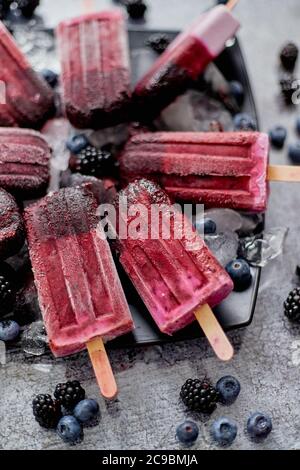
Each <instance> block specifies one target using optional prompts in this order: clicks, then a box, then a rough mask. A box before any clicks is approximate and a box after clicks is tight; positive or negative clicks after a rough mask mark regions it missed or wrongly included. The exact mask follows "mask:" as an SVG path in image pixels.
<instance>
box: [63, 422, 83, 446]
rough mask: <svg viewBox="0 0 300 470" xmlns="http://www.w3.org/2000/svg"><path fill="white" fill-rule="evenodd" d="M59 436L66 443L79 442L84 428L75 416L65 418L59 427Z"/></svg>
mask: <svg viewBox="0 0 300 470" xmlns="http://www.w3.org/2000/svg"><path fill="white" fill-rule="evenodd" d="M57 434H58V435H59V437H61V439H62V440H63V441H65V442H78V441H79V440H80V439H81V437H82V428H81V425H80V423H79V422H78V421H77V419H76V418H74V416H64V417H63V418H61V419H60V421H59V423H58V425H57Z"/></svg>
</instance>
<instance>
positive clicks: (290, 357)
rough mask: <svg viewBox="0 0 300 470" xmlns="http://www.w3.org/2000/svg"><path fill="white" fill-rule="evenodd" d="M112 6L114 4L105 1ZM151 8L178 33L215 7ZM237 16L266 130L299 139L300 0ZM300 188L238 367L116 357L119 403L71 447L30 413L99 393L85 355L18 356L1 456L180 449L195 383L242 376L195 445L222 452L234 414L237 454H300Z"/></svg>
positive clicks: (52, 8) (151, 355)
mask: <svg viewBox="0 0 300 470" xmlns="http://www.w3.org/2000/svg"><path fill="white" fill-rule="evenodd" d="M95 3H96V4H99V6H103V5H104V4H106V5H107V4H111V3H112V2H109V1H105V2H104V1H101V0H100V1H96V2H95ZM148 3H149V4H151V9H150V11H149V15H148V22H147V24H146V27H157V28H159V27H161V28H163V27H166V28H179V27H180V26H182V25H184V24H186V23H187V22H188V21H189V20H191V19H192V18H194V16H195V15H196V14H197V13H198V12H199V11H201V10H202V8H204V7H206V6H208V5H211V3H212V2H209V1H202V2H201V1H199V0H186V1H184V2H179V1H178V0H164V1H161V0H152V1H150V0H148ZM80 5H81V1H80V0H59V1H53V0H42V6H41V7H40V10H39V13H40V14H43V15H45V16H46V17H47V22H48V24H49V25H55V24H56V23H57V21H58V20H59V19H60V18H63V17H64V16H66V15H68V16H73V15H74V14H76V13H77V12H79V10H80ZM236 15H237V16H238V18H239V19H240V20H241V22H242V25H243V27H242V30H241V32H240V33H239V38H240V40H241V43H242V47H243V49H244V52H245V57H246V61H247V64H248V67H249V74H250V77H251V79H252V84H253V89H254V92H255V96H256V98H257V106H258V110H259V115H260V120H261V127H262V129H263V130H268V129H269V127H270V126H272V125H274V124H277V123H281V124H284V125H286V126H287V127H288V128H289V140H290V141H293V140H296V135H295V133H294V121H295V117H296V115H297V114H300V112H299V110H298V109H297V107H296V108H295V109H293V110H287V109H285V108H282V106H281V104H280V101H279V99H278V94H279V93H278V85H277V53H278V49H279V48H280V46H281V45H282V43H283V42H285V41H286V40H288V39H292V40H294V41H296V42H297V43H298V45H299V46H300V39H299V18H300V4H299V1H298V0H285V1H284V2H282V1H281V0H251V1H246V0H241V1H240V4H239V6H238V7H237V9H236ZM285 153H286V151H283V152H273V153H272V161H273V162H277V163H285V161H286V156H285ZM299 202H300V195H299V185H297V184H295V185H287V184H273V185H272V193H271V198H270V204H269V210H268V215H267V224H268V225H269V226H275V225H276V226H277V225H286V226H289V227H290V232H289V236H288V239H287V243H286V246H285V251H284V255H283V256H282V257H281V258H280V259H279V260H277V261H276V262H274V263H273V264H271V265H270V266H268V267H267V268H266V269H265V270H264V271H263V276H262V282H261V289H260V293H259V298H258V303H257V308H256V312H255V317H254V321H253V323H252V325H251V326H249V327H248V328H247V329H245V330H243V331H238V332H234V333H231V334H230V337H231V340H232V341H233V343H234V346H235V351H236V354H235V358H234V360H233V361H232V362H231V363H230V364H226V365H224V364H222V363H220V362H219V361H217V359H216V358H215V357H214V355H213V354H212V352H211V350H210V348H209V347H208V346H207V344H206V341H205V340H196V341H190V342H186V343H177V344H172V345H166V346H164V347H151V348H143V349H135V350H119V351H113V352H111V353H110V357H111V360H112V365H113V368H114V370H115V373H116V378H117V381H118V383H119V388H120V395H119V399H118V401H117V402H115V403H111V404H107V403H105V402H104V401H103V400H102V399H101V398H99V403H100V408H101V420H100V423H99V425H98V426H97V427H94V428H90V429H86V430H85V439H84V441H83V443H82V444H80V445H79V446H78V447H75V448H74V447H69V446H66V445H64V444H63V443H62V441H61V440H60V439H59V438H58V437H57V436H56V434H55V433H53V432H51V431H45V430H42V429H41V428H39V426H38V425H37V424H36V423H35V422H34V420H33V417H32V414H31V399H32V396H33V395H34V394H36V393H48V392H49V391H53V389H54V387H55V385H56V384H57V383H58V382H62V381H65V380H67V379H79V380H80V381H81V382H82V384H83V386H84V387H85V388H86V390H87V393H88V396H90V397H97V396H98V391H97V386H96V384H95V380H94V377H93V373H92V369H91V366H90V364H89V361H88V358H87V356H86V354H85V353H83V354H81V355H79V356H77V357H72V358H68V359H65V360H56V361H55V360H53V359H52V358H50V357H44V358H37V359H24V357H23V355H21V354H20V355H16V354H11V355H10V356H9V358H8V359H9V361H8V364H7V365H6V366H3V367H1V366H0V397H1V398H0V448H2V449H63V448H68V449H177V448H179V445H178V444H177V443H176V441H175V438H174V434H175V429H176V426H177V424H178V423H180V422H181V421H182V420H183V419H184V418H185V417H186V416H191V415H186V413H185V412H184V409H183V408H182V406H181V404H180V403H179V401H178V394H179V390H180V387H181V385H182V384H183V382H184V381H185V380H186V379H187V378H189V377H203V376H205V375H208V376H209V377H210V378H211V379H212V380H213V381H216V380H217V379H218V378H219V377H221V376H222V375H224V374H232V375H235V376H236V377H237V378H238V379H239V380H240V382H241V385H242V391H241V395H240V398H239V399H238V400H237V402H236V403H235V404H234V405H233V406H231V407H229V408H224V407H221V406H220V407H218V409H217V411H216V412H215V413H214V414H213V417H212V418H210V419H209V420H205V421H202V420H201V417H199V416H193V418H194V419H195V420H196V421H197V422H198V423H199V425H200V428H201V436H200V438H199V440H198V442H197V444H196V446H195V448H199V449H208V448H213V445H212V443H211V441H210V438H209V426H210V423H211V421H212V419H213V418H217V417H219V416H222V415H225V416H230V417H231V418H233V419H235V420H236V422H237V423H238V427H239V431H238V437H237V439H236V441H235V443H234V444H233V446H232V449H256V448H257V449H263V448H265V449H300V438H299V431H300V408H299V375H300V328H297V327H291V325H290V324H289V323H288V322H287V321H285V319H284V317H283V311H282V302H283V300H284V299H285V297H286V295H287V293H288V292H289V290H290V289H291V288H292V287H293V286H294V284H295V282H297V280H296V279H295V276H294V270H295V265H296V263H297V262H298V261H300V254H299V253H300V251H299V248H300V247H299V244H300V241H299V236H298V233H299V225H300V222H299V221H298V214H299V211H298V207H299ZM255 410H261V411H266V412H268V413H270V414H271V415H272V417H273V423H274V431H273V433H272V434H271V436H270V437H269V438H268V439H267V440H266V441H265V442H264V443H263V444H261V445H258V444H254V443H252V442H250V441H249V440H248V438H247V436H246V434H245V433H244V426H245V422H246V419H247V417H248V415H249V413H250V412H252V411H255Z"/></svg>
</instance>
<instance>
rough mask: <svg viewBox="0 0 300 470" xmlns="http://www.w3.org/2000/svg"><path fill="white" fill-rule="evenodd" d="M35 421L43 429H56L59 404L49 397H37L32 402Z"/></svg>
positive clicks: (58, 417) (59, 415) (59, 410)
mask: <svg viewBox="0 0 300 470" xmlns="http://www.w3.org/2000/svg"><path fill="white" fill-rule="evenodd" d="M32 410H33V414H34V416H35V419H36V421H37V422H38V423H39V425H40V426H42V427H44V428H56V426H57V423H58V421H59V420H60V418H61V416H62V415H61V409H60V404H59V403H58V402H57V401H55V400H53V399H52V397H51V395H37V396H36V397H34V399H33V401H32Z"/></svg>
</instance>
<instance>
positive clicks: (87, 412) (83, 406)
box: [73, 399, 99, 423]
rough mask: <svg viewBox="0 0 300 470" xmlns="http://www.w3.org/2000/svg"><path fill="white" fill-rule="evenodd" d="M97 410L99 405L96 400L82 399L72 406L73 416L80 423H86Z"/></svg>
mask: <svg viewBox="0 0 300 470" xmlns="http://www.w3.org/2000/svg"><path fill="white" fill-rule="evenodd" d="M98 411H99V405H98V403H97V402H96V400H92V399H86V400H82V401H80V402H79V403H77V405H76V406H75V408H74V411H73V413H74V416H75V418H76V419H78V421H80V422H81V423H87V422H88V421H90V420H91V419H92V418H94V417H95V416H96V415H97V413H98Z"/></svg>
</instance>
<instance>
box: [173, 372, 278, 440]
mask: <svg viewBox="0 0 300 470" xmlns="http://www.w3.org/2000/svg"><path fill="white" fill-rule="evenodd" d="M216 390H217V392H218V396H219V402H220V403H221V404H223V405H225V406H226V405H227V406H228V405H232V404H233V403H234V402H235V400H236V399H237V397H238V396H239V394H240V390H241V386H240V383H239V381H238V380H237V379H236V378H235V377H232V376H229V375H228V376H225V377H222V378H221V379H220V380H219V381H218V382H217V384H216ZM272 427H273V426H272V420H271V418H270V416H268V415H267V414H265V413H262V412H258V411H257V412H255V413H252V414H251V415H250V417H249V418H248V420H247V432H248V434H249V436H250V438H251V439H252V440H254V441H255V442H258V441H260V440H262V439H265V438H266V437H267V436H268V435H269V434H270V432H271V431H272ZM210 433H211V437H212V439H213V440H214V441H215V442H216V443H217V444H218V445H221V446H225V447H226V446H230V445H231V444H232V443H233V441H234V440H235V438H236V436H237V433H238V427H237V424H236V423H235V422H234V421H233V420H232V419H230V418H227V417H221V418H218V419H217V420H215V421H214V422H213V423H212V425H211V429H210ZM176 437H177V439H178V441H179V442H180V443H182V444H184V445H186V446H190V445H192V444H194V443H195V442H196V440H197V439H198V437H199V427H198V425H197V424H196V423H195V422H194V421H191V420H188V421H185V422H184V423H182V424H180V425H179V426H178V428H177V430H176Z"/></svg>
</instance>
